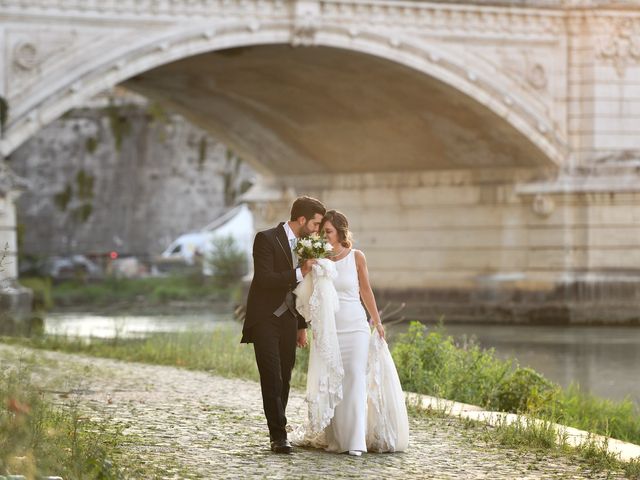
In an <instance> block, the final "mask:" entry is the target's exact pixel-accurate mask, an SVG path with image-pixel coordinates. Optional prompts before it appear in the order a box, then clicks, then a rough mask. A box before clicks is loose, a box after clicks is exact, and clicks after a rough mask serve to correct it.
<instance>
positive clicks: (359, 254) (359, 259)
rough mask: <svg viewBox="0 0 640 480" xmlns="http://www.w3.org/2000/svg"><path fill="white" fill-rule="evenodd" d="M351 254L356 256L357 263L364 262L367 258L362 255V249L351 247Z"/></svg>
mask: <svg viewBox="0 0 640 480" xmlns="http://www.w3.org/2000/svg"><path fill="white" fill-rule="evenodd" d="M353 254H354V255H355V256H356V262H358V263H363V264H364V263H366V262H367V259H366V257H365V256H364V253H363V252H362V250H356V249H355V248H354V249H353Z"/></svg>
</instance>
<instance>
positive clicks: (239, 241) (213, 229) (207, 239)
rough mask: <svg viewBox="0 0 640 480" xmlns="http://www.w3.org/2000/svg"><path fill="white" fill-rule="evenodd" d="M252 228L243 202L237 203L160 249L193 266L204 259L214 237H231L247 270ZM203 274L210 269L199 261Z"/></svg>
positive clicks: (209, 251) (249, 259)
mask: <svg viewBox="0 0 640 480" xmlns="http://www.w3.org/2000/svg"><path fill="white" fill-rule="evenodd" d="M254 236H255V230H254V226H253V215H252V213H251V211H250V210H249V207H247V205H246V204H242V205H238V206H237V207H235V208H233V209H231V210H229V211H228V212H226V213H225V214H224V215H221V216H220V217H218V218H217V219H216V220H214V221H213V222H211V223H210V224H209V225H207V226H206V227H203V228H202V229H200V230H198V231H196V232H190V233H185V234H183V235H180V236H179V237H178V238H177V239H176V240H174V241H173V242H172V243H171V245H169V246H168V247H167V249H166V250H165V251H164V252H162V255H161V256H162V257H163V258H166V259H177V258H180V259H182V260H184V261H185V262H186V263H187V264H189V265H193V264H194V263H195V261H196V259H197V258H198V257H201V258H207V257H208V256H209V255H210V254H211V253H212V251H213V248H214V240H215V239H216V238H225V237H231V238H233V240H234V242H235V244H236V246H237V247H238V248H239V249H240V250H241V251H243V252H245V253H246V257H247V271H248V272H249V273H251V272H252V269H253V262H252V261H251V258H252V249H253V237H254ZM203 273H204V274H205V275H211V274H212V273H213V272H212V271H211V268H210V266H209V263H208V262H206V261H205V262H203Z"/></svg>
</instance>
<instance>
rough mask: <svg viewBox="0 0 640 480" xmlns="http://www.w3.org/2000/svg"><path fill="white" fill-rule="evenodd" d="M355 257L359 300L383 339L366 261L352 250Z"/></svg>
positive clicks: (359, 252) (357, 251) (382, 329)
mask: <svg viewBox="0 0 640 480" xmlns="http://www.w3.org/2000/svg"><path fill="white" fill-rule="evenodd" d="M353 253H354V255H355V256H356V268H357V269H358V283H359V284H360V298H362V303H364V306H365V308H366V309H367V312H369V316H370V317H371V320H372V321H373V326H374V327H375V328H376V330H377V331H378V333H379V334H380V336H381V337H382V338H384V327H383V326H382V321H381V320H380V313H379V312H378V306H377V305H376V298H375V297H374V295H373V290H372V289H371V283H370V282H369V269H367V259H366V258H365V256H364V253H362V252H361V251H360V250H354V252H353Z"/></svg>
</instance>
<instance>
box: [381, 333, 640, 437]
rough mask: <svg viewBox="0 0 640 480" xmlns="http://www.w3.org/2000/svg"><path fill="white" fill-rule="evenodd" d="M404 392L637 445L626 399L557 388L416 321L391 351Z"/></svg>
mask: <svg viewBox="0 0 640 480" xmlns="http://www.w3.org/2000/svg"><path fill="white" fill-rule="evenodd" d="M392 353H393V357H394V360H395V362H396V367H397V368H398V374H399V376H400V380H401V382H402V385H403V387H404V388H405V390H409V391H414V392H417V393H424V394H428V395H434V396H438V397H441V398H446V399H449V400H456V401H459V402H464V403H470V404H473V405H480V406H482V407H485V408H487V409H491V410H498V411H505V412H513V413H519V412H522V413H530V414H533V415H536V416H538V417H541V418H554V419H555V420H556V421H557V422H558V423H562V424H565V425H569V426H572V427H576V428H579V429H582V430H587V431H590V432H594V433H599V434H602V435H607V436H611V437H614V438H617V439H619V440H624V441H628V442H633V443H640V411H639V409H638V406H637V405H636V404H634V403H633V402H632V401H631V400H625V401H621V402H615V401H612V400H606V399H602V398H598V397H595V396H593V395H589V394H586V393H584V392H582V391H580V389H579V388H578V387H577V386H573V387H571V388H568V389H562V388H561V387H559V386H558V385H556V384H554V383H552V382H550V381H549V380H547V379H546V378H544V377H543V376H542V375H540V374H539V373H537V372H535V371H534V370H532V369H530V368H522V367H521V366H519V365H518V363H517V362H516V361H515V360H502V359H499V358H498V357H496V355H495V353H494V351H493V350H492V349H482V348H480V347H479V346H478V345H477V344H476V343H474V342H473V341H466V342H465V343H463V344H457V343H456V342H455V341H454V339H453V338H452V337H451V336H447V335H445V334H444V332H443V330H442V329H441V328H436V329H434V330H432V331H429V332H428V331H427V328H426V327H425V326H424V325H422V324H420V323H417V322H414V323H412V324H411V326H410V327H409V330H408V332H407V333H404V334H402V335H399V336H398V338H396V341H395V343H394V345H393V348H392Z"/></svg>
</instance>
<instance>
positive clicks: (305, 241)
mask: <svg viewBox="0 0 640 480" xmlns="http://www.w3.org/2000/svg"><path fill="white" fill-rule="evenodd" d="M300 243H301V244H302V246H303V247H304V248H311V240H309V239H308V238H303V239H302V240H300Z"/></svg>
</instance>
